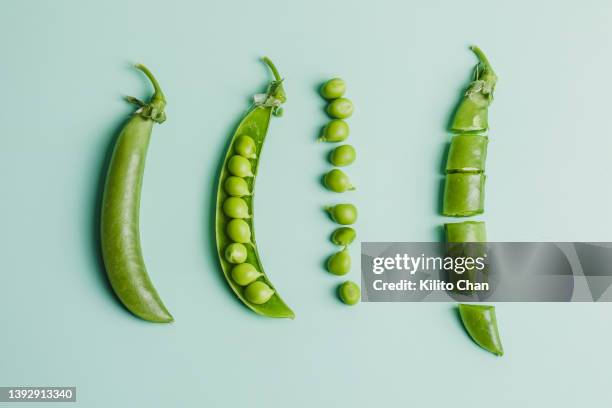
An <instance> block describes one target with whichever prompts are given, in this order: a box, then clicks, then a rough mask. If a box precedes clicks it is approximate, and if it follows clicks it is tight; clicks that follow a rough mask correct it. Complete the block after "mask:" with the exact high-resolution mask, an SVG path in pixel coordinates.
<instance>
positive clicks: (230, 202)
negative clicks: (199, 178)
mask: <svg viewBox="0 0 612 408" xmlns="http://www.w3.org/2000/svg"><path fill="white" fill-rule="evenodd" d="M223 212H224V213H225V215H227V216H228V217H230V218H249V206H248V205H247V203H246V201H244V200H243V199H242V198H239V197H228V198H226V199H225V201H224V202H223Z"/></svg>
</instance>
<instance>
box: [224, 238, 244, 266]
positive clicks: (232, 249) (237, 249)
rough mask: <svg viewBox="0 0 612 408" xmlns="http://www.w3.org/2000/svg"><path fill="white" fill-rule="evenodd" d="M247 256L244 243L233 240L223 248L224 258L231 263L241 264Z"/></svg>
mask: <svg viewBox="0 0 612 408" xmlns="http://www.w3.org/2000/svg"><path fill="white" fill-rule="evenodd" d="M247 256H248V252H247V249H246V247H245V246H244V245H242V244H238V243H236V242H234V243H233V244H229V245H228V246H227V248H225V259H227V262H229V263H232V264H241V263H243V262H244V261H246V259H247Z"/></svg>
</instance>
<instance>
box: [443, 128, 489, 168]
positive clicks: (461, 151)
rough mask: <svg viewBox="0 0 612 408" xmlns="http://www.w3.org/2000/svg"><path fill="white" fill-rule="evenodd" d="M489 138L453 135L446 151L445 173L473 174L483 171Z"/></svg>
mask: <svg viewBox="0 0 612 408" xmlns="http://www.w3.org/2000/svg"><path fill="white" fill-rule="evenodd" d="M488 143H489V138H488V137H487V136H482V135H469V134H462V135H455V136H453V139H452V140H451V145H450V149H449V151H448V161H447V162H446V171H447V172H448V173H462V172H474V173H482V172H483V171H484V170H485V161H486V159H487V144H488Z"/></svg>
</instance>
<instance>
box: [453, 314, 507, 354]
mask: <svg viewBox="0 0 612 408" xmlns="http://www.w3.org/2000/svg"><path fill="white" fill-rule="evenodd" d="M459 314H460V315H461V321H462V322H463V326H464V327H465V330H466V331H467V332H468V334H469V335H470V337H471V338H472V340H474V342H475V343H476V344H478V345H479V346H480V347H482V348H483V349H485V350H487V351H489V352H491V353H493V354H495V355H496V356H503V355H504V348H503V347H502V343H501V338H500V336H499V330H498V328H497V317H496V316H495V306H489V305H467V304H463V303H462V304H460V305H459Z"/></svg>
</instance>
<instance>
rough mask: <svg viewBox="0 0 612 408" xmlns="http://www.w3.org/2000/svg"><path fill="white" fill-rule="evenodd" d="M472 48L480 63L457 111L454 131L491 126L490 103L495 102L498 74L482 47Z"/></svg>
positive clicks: (468, 131) (452, 129) (467, 130)
mask: <svg viewBox="0 0 612 408" xmlns="http://www.w3.org/2000/svg"><path fill="white" fill-rule="evenodd" d="M470 49H471V50H472V51H473V52H474V54H476V56H477V57H478V65H476V68H475V69H474V80H473V81H472V83H471V84H470V86H469V87H468V89H467V90H466V91H465V94H464V96H463V99H462V100H461V103H460V104H459V106H458V107H457V110H456V112H455V116H454V118H453V122H452V124H451V131H452V132H453V133H480V132H485V131H486V130H487V129H488V128H489V105H491V102H493V91H494V90H495V84H496V83H497V75H495V72H494V71H493V68H491V64H490V63H489V60H488V59H487V57H486V56H485V54H484V53H483V52H482V51H481V50H480V48H478V47H476V46H472V47H470Z"/></svg>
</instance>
